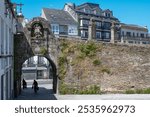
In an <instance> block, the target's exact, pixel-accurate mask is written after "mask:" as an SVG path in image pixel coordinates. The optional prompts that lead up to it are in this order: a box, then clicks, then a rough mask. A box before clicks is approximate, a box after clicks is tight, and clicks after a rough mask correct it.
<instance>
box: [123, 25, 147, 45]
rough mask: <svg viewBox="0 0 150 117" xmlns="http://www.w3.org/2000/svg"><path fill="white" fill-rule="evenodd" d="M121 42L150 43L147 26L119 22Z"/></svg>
mask: <svg viewBox="0 0 150 117" xmlns="http://www.w3.org/2000/svg"><path fill="white" fill-rule="evenodd" d="M120 26H121V42H122V43H126V44H150V38H149V35H148V34H149V33H148V29H147V27H142V26H138V25H131V24H130V25H129V24H123V23H121V24H120Z"/></svg>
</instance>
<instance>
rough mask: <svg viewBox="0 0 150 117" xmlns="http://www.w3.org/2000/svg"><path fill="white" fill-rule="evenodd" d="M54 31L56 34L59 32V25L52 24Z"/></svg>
mask: <svg viewBox="0 0 150 117" xmlns="http://www.w3.org/2000/svg"><path fill="white" fill-rule="evenodd" d="M52 32H53V33H54V34H59V25H53V24H52Z"/></svg>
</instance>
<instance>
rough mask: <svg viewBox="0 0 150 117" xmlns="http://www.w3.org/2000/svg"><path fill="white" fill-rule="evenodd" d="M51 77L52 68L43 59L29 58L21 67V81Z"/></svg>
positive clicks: (37, 57)
mask: <svg viewBox="0 0 150 117" xmlns="http://www.w3.org/2000/svg"><path fill="white" fill-rule="evenodd" d="M51 76H52V67H51V65H50V63H49V61H48V60H47V59H46V58H45V57H40V56H34V57H31V58H29V59H28V60H26V61H25V62H24V64H23V66H22V79H23V78H24V79H25V80H34V79H49V78H51Z"/></svg>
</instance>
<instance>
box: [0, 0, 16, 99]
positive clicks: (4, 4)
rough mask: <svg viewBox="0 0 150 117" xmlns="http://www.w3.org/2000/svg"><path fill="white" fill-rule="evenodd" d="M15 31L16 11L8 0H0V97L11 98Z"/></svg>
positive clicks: (12, 91)
mask: <svg viewBox="0 0 150 117" xmlns="http://www.w3.org/2000/svg"><path fill="white" fill-rule="evenodd" d="M15 33H16V12H15V8H14V7H13V4H12V3H11V1H10V0H1V1H0V99H1V100H8V99H12V97H13V93H14V90H13V89H14V88H13V81H14V78H13V57H14V55H13V38H14V37H13V35H14V34H15Z"/></svg>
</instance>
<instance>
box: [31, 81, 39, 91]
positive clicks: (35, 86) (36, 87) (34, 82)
mask: <svg viewBox="0 0 150 117" xmlns="http://www.w3.org/2000/svg"><path fill="white" fill-rule="evenodd" d="M32 88H33V89H34V92H35V93H37V90H38V89H39V87H38V83H37V81H36V80H34V81H33V84H32Z"/></svg>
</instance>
